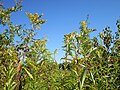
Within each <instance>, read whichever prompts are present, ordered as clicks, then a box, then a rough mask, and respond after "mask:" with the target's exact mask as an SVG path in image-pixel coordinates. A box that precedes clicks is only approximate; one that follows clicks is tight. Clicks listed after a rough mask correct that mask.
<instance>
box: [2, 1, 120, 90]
mask: <svg viewBox="0 0 120 90" xmlns="http://www.w3.org/2000/svg"><path fill="white" fill-rule="evenodd" d="M21 9H22V6H21V0H20V2H17V3H16V5H15V6H13V7H12V8H8V9H5V8H4V6H3V5H2V4H0V24H1V25H0V26H1V27H2V26H4V27H6V29H5V30H4V32H3V33H0V90H120V20H117V22H116V26H117V29H118V30H117V32H116V33H115V35H112V31H111V30H110V27H106V28H105V29H104V30H103V32H100V33H99V38H97V37H93V38H90V37H89V34H90V33H92V32H94V31H95V29H89V27H88V25H87V20H86V21H82V22H81V23H80V24H81V26H80V32H79V33H78V32H71V33H69V34H65V35H64V46H63V50H64V51H65V57H61V59H62V60H63V61H64V62H63V63H60V64H59V63H57V62H56V61H55V58H54V56H55V55H56V50H55V51H54V52H50V51H49V50H48V49H47V47H46V42H47V40H46V39H35V37H34V36H35V35H36V30H37V29H39V28H40V26H41V25H42V24H44V23H45V22H46V20H44V19H42V16H43V15H42V14H41V15H38V14H37V13H35V14H32V13H26V15H27V17H28V18H29V19H30V22H31V26H32V27H31V29H30V28H28V29H24V27H23V26H22V25H16V24H13V23H12V22H11V21H10V15H11V13H13V12H17V11H19V10H21ZM16 38H17V39H18V38H19V39H18V41H17V40H16Z"/></svg>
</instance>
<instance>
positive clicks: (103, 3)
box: [2, 0, 120, 62]
mask: <svg viewBox="0 0 120 90" xmlns="http://www.w3.org/2000/svg"><path fill="white" fill-rule="evenodd" d="M2 1H3V4H4V5H5V6H6V7H9V6H13V5H14V4H15V3H14V0H2ZM22 5H23V10H22V12H18V13H13V14H12V18H11V20H12V21H13V22H14V23H16V24H27V25H28V27H29V20H28V18H27V17H26V15H25V13H24V12H31V13H35V12H37V13H38V14H41V13H44V17H43V18H44V19H46V20H47V22H46V23H45V24H44V25H42V26H41V29H40V31H38V35H37V38H42V37H44V36H46V37H47V38H48V43H47V47H48V48H49V49H50V50H51V51H53V50H55V49H56V48H59V49H60V50H59V51H58V55H57V60H58V61H59V62H60V60H59V59H60V58H61V57H62V56H63V55H64V54H63V51H62V48H61V47H62V46H63V36H64V34H67V33H70V32H72V31H78V32H79V29H78V28H79V26H80V25H79V22H80V21H82V20H85V19H86V17H87V15H88V14H89V20H88V21H89V27H90V28H96V29H97V32H95V33H93V34H91V36H97V35H98V33H99V32H100V31H102V30H103V28H105V27H106V26H111V29H112V30H113V31H114V32H115V30H116V26H115V23H116V20H117V19H118V18H119V16H120V0H23V3H22Z"/></svg>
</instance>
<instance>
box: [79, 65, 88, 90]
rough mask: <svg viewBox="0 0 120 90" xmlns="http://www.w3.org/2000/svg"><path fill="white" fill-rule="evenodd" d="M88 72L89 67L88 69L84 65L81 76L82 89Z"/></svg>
mask: <svg viewBox="0 0 120 90" xmlns="http://www.w3.org/2000/svg"><path fill="white" fill-rule="evenodd" d="M86 73H87V69H86V67H84V68H83V72H82V74H81V78H80V88H81V90H82V88H83V84H84V81H85V78H86Z"/></svg>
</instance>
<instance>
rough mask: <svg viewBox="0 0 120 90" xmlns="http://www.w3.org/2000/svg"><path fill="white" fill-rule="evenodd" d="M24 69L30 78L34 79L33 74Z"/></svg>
mask: <svg viewBox="0 0 120 90" xmlns="http://www.w3.org/2000/svg"><path fill="white" fill-rule="evenodd" d="M23 69H24V70H25V71H26V72H27V74H28V76H29V77H30V78H31V79H33V76H32V74H31V73H30V72H29V71H28V70H27V69H26V68H25V67H23Z"/></svg>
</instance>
